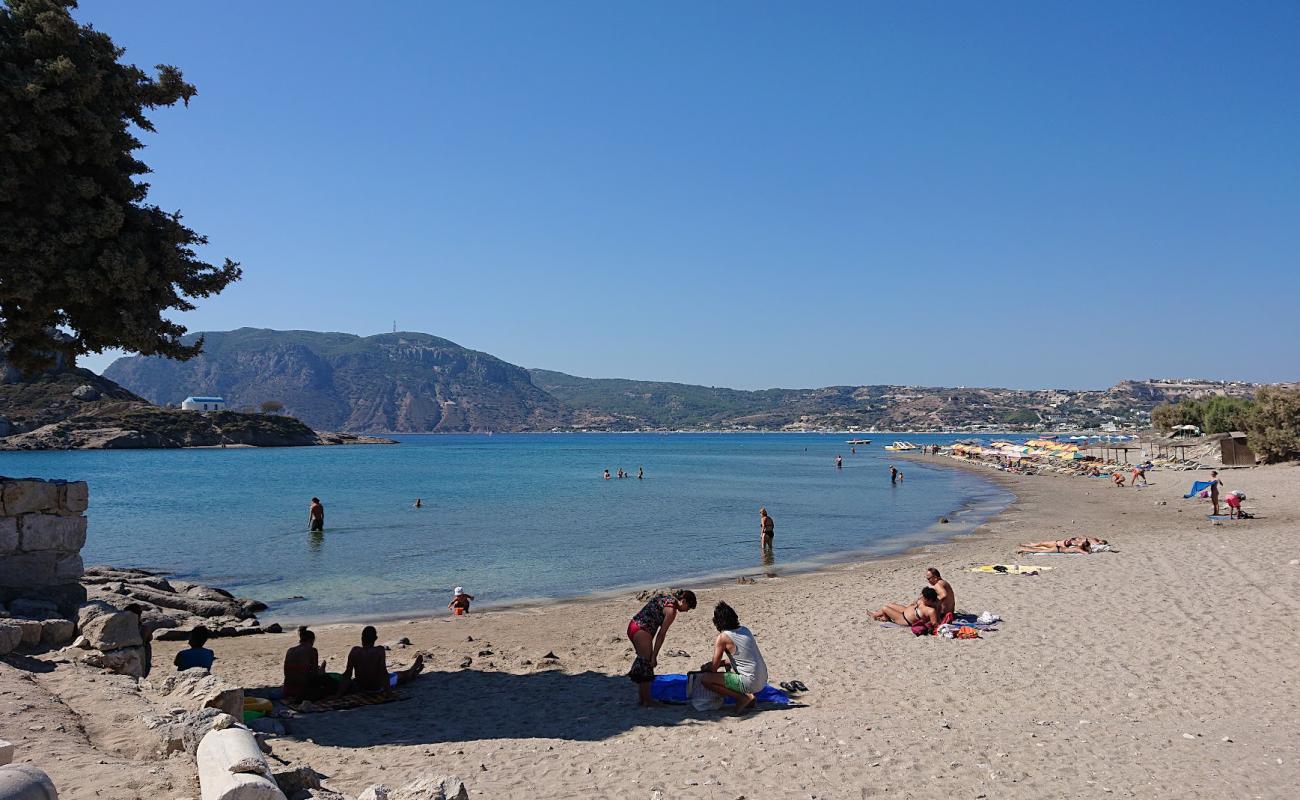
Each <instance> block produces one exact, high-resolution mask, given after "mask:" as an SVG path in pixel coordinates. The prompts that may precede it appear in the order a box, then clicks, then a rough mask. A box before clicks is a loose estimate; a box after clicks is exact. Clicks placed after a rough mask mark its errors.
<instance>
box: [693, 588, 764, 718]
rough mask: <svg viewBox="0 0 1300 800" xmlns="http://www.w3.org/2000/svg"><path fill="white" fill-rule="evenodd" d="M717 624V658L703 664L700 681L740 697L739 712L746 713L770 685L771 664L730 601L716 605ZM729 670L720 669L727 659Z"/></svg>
mask: <svg viewBox="0 0 1300 800" xmlns="http://www.w3.org/2000/svg"><path fill="white" fill-rule="evenodd" d="M713 627H715V628H717V629H718V638H717V639H715V640H714V642H713V661H711V662H709V663H707V664H705V665H704V666H703V667H701V670H702V671H703V672H704V674H703V675H701V676H700V682H701V683H703V684H704V686H706V687H707V688H708V689H709V690H710V691H713V692H717V693H718V694H720V695H725V696H726V697H734V698H735V699H736V713H737V714H743V713H745V712H746V711H748V710H749V707H750V706H752V705H753V704H754V693H755V692H757V691H759V690H760V689H762V688H763V687H764V686H766V685H767V663H766V662H764V661H763V654H762V653H760V652H759V651H758V642H755V641H754V634H752V633H750V632H749V628H746V627H743V626H741V624H740V618H739V617H737V616H736V612H735V610H733V609H732V607H731V606H729V605H727V604H726V603H718V604H717V605H716V606H714V608H713ZM724 658H725V659H726V660H727V661H728V662H729V664H728V667H727V669H728V671H727V672H719V671H718V670H719V669H720V668H722V666H723V663H722V662H723V659H724Z"/></svg>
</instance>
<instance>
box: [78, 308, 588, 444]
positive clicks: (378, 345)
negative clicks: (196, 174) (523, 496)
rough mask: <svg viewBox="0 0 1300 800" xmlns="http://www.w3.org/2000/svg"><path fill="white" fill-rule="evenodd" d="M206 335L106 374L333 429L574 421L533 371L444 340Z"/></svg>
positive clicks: (135, 386) (159, 396) (168, 395)
mask: <svg viewBox="0 0 1300 800" xmlns="http://www.w3.org/2000/svg"><path fill="white" fill-rule="evenodd" d="M204 336H205V338H204V347H203V354H202V355H200V356H198V357H197V358H194V359H192V360H191V361H187V362H178V361H170V360H168V359H163V358H156V357H152V358H146V357H140V356H135V357H131V358H123V359H119V360H118V361H116V362H114V363H113V364H112V365H110V366H109V368H108V369H107V370H106V371H105V372H104V375H105V377H108V378H111V379H112V380H114V381H116V382H118V383H120V384H122V385H123V386H126V387H128V388H130V389H131V390H132V391H135V392H138V393H139V394H140V395H141V396H143V397H145V398H147V399H148V400H151V401H153V402H154V403H158V404H166V403H179V402H180V401H181V400H183V399H185V397H186V396H188V395H199V394H215V395H221V396H223V397H225V398H226V401H227V403H228V404H229V405H230V407H231V408H241V407H248V408H255V407H257V406H259V405H260V404H261V403H262V402H264V401H276V402H279V403H283V404H284V411H285V413H287V414H289V415H292V416H294V417H297V418H298V419H301V420H302V421H303V422H306V423H307V424H308V425H310V426H312V427H314V428H325V429H329V430H349V431H391V432H402V433H423V432H429V431H483V430H497V431H514V430H547V429H549V428H552V427H555V426H558V425H562V424H564V421H565V410H564V408H563V407H562V405H561V404H560V403H559V402H557V401H556V400H555V398H553V397H551V396H550V395H548V394H547V393H546V392H544V391H542V390H540V389H538V388H537V387H536V386H534V385H533V382H532V380H531V379H530V377H529V375H528V372H527V371H526V370H524V369H522V368H520V367H516V366H514V365H513V364H508V363H506V362H504V361H502V360H501V359H499V358H495V357H493V356H490V355H488V354H486V353H480V352H477V351H474V350H468V349H466V348H464V347H461V346H460V345H458V344H456V343H454V342H450V341H447V340H446V339H440V338H438V337H437V336H430V335H428V334H424V333H391V334H381V335H378V336H367V337H361V336H354V335H352V334H345V333H316V332H312V331H271V330H261V329H254V328H240V329H239V330H235V331H226V332H218V333H208V334H205V335H204Z"/></svg>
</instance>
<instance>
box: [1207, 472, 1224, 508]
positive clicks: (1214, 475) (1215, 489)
mask: <svg viewBox="0 0 1300 800" xmlns="http://www.w3.org/2000/svg"><path fill="white" fill-rule="evenodd" d="M1222 486H1223V481H1221V480H1219V471H1218V470H1217V469H1212V470H1210V502H1211V503H1213V504H1214V516H1216V517H1217V516H1219V489H1220V488H1221V487H1222Z"/></svg>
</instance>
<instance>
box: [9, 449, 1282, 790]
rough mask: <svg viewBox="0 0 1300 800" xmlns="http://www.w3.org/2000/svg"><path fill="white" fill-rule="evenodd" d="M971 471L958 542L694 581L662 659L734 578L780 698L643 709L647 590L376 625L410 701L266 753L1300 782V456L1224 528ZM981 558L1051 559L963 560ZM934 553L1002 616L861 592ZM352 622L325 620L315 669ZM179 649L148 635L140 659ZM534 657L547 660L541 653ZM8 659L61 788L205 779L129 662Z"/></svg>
mask: <svg viewBox="0 0 1300 800" xmlns="http://www.w3.org/2000/svg"><path fill="white" fill-rule="evenodd" d="M927 461H930V462H931V463H935V464H940V463H943V464H950V463H952V464H953V466H954V468H961V467H960V466H958V465H956V464H955V463H953V462H950V461H948V460H947V459H940V458H927ZM970 468H972V469H980V470H981V471H982V472H983V471H985V470H983V469H982V468H979V467H970ZM987 473H988V474H989V476H990V477H991V478H993V479H995V480H997V481H999V482H1000V483H1002V484H1003V485H1004V486H1006V487H1007V488H1009V489H1010V490H1011V491H1013V492H1014V493H1015V494H1016V496H1017V498H1018V499H1017V502H1015V503H1014V504H1013V505H1012V506H1010V507H1009V508H1008V509H1007V510H1006V511H1005V512H1003V513H1002V514H1000V515H999V516H997V517H996V518H994V519H992V520H990V521H989V522H988V523H986V524H985V525H983V526H981V527H980V528H979V529H977V530H976V532H975V533H974V534H973V535H969V536H965V537H962V538H961V539H960V540H958V541H953V542H949V543H944V544H938V545H931V546H927V547H924V548H921V549H919V550H916V551H912V552H909V553H907V554H904V555H901V556H896V557H890V558H886V559H880V560H873V561H868V562H862V563H855V564H847V565H842V566H839V567H834V568H830V569H827V570H824V571H820V572H816V573H810V574H803V575H796V576H790V577H781V578H771V579H769V578H764V577H762V576H756V577H757V578H758V580H757V581H756V582H754V583H752V584H737V583H728V584H725V585H720V586H715V587H693V588H696V590H697V592H698V593H699V597H700V607H699V609H698V610H696V611H695V612H693V613H690V614H686V615H684V616H683V617H681V618H680V619H679V620H678V622H677V623H676V624H675V625H674V626H673V628H672V630H671V633H670V634H669V636H668V640H667V642H666V644H665V645H664V653H663V655H661V659H660V672H684V671H686V670H688V669H693V668H695V667H696V666H697V665H698V664H699V663H700V662H702V661H704V660H706V658H707V657H708V656H709V655H710V645H711V642H712V639H713V636H714V631H713V629H712V626H711V624H710V616H711V608H712V605H713V604H714V603H715V602H717V601H718V600H723V599H725V600H726V601H728V602H729V603H731V604H732V605H733V606H734V607H735V608H736V610H737V612H738V613H739V615H740V618H741V621H742V623H744V624H746V625H748V626H749V627H750V628H751V629H752V630H753V631H754V633H755V635H756V636H757V639H758V642H759V644H760V645H761V647H762V650H763V653H764V655H765V657H766V660H767V663H768V666H769V669H770V671H771V678H772V682H773V683H774V684H775V683H776V682H778V681H788V680H791V679H798V680H801V681H803V682H804V683H806V684H807V685H808V687H809V689H810V691H808V692H807V693H806V694H803V695H801V696H799V697H798V698H797V699H798V701H799V705H798V706H796V707H790V708H764V709H760V710H758V711H757V712H755V713H751V714H749V715H747V716H744V717H733V716H718V715H708V714H699V713H696V712H693V711H691V710H690V709H689V708H687V707H677V706H671V707H665V708H658V709H638V708H635V707H634V706H633V700H634V687H633V685H632V684H631V683H630V682H629V681H628V680H627V678H626V677H624V673H625V672H626V671H627V669H628V666H629V664H630V661H631V648H630V646H629V643H628V641H627V639H626V638H625V636H624V633H623V631H624V628H625V626H626V622H627V619H628V617H629V616H630V615H631V614H632V613H634V612H635V611H636V610H637V609H638V608H639V603H638V602H637V601H636V600H635V599H634V598H632V597H631V596H628V597H622V598H614V599H609V598H604V599H599V600H586V601H577V602H564V603H555V604H549V605H542V606H536V607H529V608H523V609H514V610H508V611H488V612H486V613H474V614H471V615H470V616H468V617H463V618H450V617H447V616H439V617H437V618H433V619H426V620H411V621H404V622H389V623H384V624H382V625H381V626H380V631H379V633H380V641H381V642H389V641H393V640H397V639H398V638H400V637H407V638H409V639H410V641H411V642H412V645H411V646H409V647H405V648H395V649H394V650H392V652H390V655H389V664H390V668H391V667H393V666H394V665H396V666H405V665H406V664H408V663H410V661H411V660H412V659H413V658H414V657H415V655H416V654H417V653H423V654H424V655H425V659H426V661H427V663H428V671H427V674H426V675H425V676H424V677H422V678H420V679H419V680H418V681H416V682H415V683H413V684H411V685H410V686H409V687H406V688H404V689H403V692H402V696H403V698H402V699H401V700H400V701H398V702H394V703H389V704H386V705H380V706H373V707H365V708H357V709H351V710H347V711H336V712H329V713H320V714H310V715H303V716H299V717H296V718H294V719H291V720H288V721H287V726H288V733H287V735H285V736H281V737H276V738H273V739H272V740H271V744H272V746H273V748H274V754H275V757H276V758H278V759H284V760H286V761H301V762H305V763H307V764H310V765H312V766H313V767H315V768H316V769H317V770H319V771H320V772H321V773H324V774H325V775H327V776H328V781H327V782H326V785H327V786H328V787H330V788H333V789H335V790H337V791H341V792H345V793H348V794H350V795H353V796H355V794H357V793H359V792H360V791H361V790H362V789H363V788H365V787H366V786H369V785H371V784H373V783H384V784H387V785H388V786H397V785H400V784H401V783H403V782H405V781H407V780H409V779H412V778H415V777H418V776H423V775H439V774H455V775H458V776H460V777H462V778H463V779H464V780H465V781H466V782H467V784H468V786H469V788H470V793H471V796H472V797H483V798H493V799H494V800H495V799H496V798H502V799H504V798H568V797H629V798H653V797H662V798H701V799H708V800H720V799H722V798H725V799H726V800H737V799H738V798H742V797H743V798H749V799H750V800H753V799H754V798H787V797H794V798H862V797H877V796H881V797H884V796H888V797H917V798H920V797H933V796H951V797H959V798H962V797H964V798H979V797H989V798H1006V797H1011V798H1016V797H1178V798H1187V797H1206V798H1221V797H1253V798H1282V797H1292V796H1294V792H1295V787H1296V786H1297V785H1300V715H1297V714H1296V712H1295V707H1294V697H1293V693H1294V689H1295V681H1296V678H1295V676H1296V674H1298V673H1300V647H1298V646H1297V644H1296V633H1297V622H1296V620H1297V611H1300V600H1297V589H1298V588H1300V542H1297V540H1296V537H1295V534H1296V530H1297V527H1296V526H1297V522H1298V521H1300V520H1298V517H1300V513H1298V512H1300V467H1297V466H1294V465H1287V466H1276V467H1264V468H1256V469H1251V470H1235V471H1230V472H1226V473H1225V474H1224V479H1225V481H1226V483H1227V486H1228V488H1240V489H1244V490H1245V491H1246V492H1247V494H1248V496H1249V500H1248V502H1247V504H1246V506H1247V508H1248V509H1249V510H1251V511H1252V512H1254V513H1256V514H1257V515H1258V517H1257V518H1256V519H1253V520H1248V521H1242V522H1231V523H1222V524H1216V523H1214V522H1212V521H1210V520H1208V519H1207V518H1206V514H1207V513H1208V504H1207V503H1206V502H1205V501H1194V500H1183V499H1182V495H1183V493H1184V492H1185V491H1187V487H1188V486H1189V485H1190V483H1191V481H1192V480H1193V479H1194V478H1198V477H1202V476H1201V475H1199V474H1197V473H1190V472H1157V473H1153V474H1152V475H1151V479H1152V481H1153V485H1152V486H1150V487H1148V488H1143V489H1133V488H1125V489H1117V488H1114V487H1113V486H1111V485H1110V483H1109V482H1108V481H1105V480H1101V479H1087V478H1066V477H1054V476H1034V477H1025V476H1014V475H1004V474H1001V473H995V472H993V471H991V470H989V471H987ZM905 490H906V491H911V492H918V493H923V492H924V491H925V485H924V482H923V481H921V480H916V481H911V480H909V482H908V484H907V485H906V487H905ZM778 535H779V534H778ZM1070 535H1091V536H1098V537H1102V538H1105V539H1109V540H1110V541H1111V542H1112V544H1113V545H1114V546H1115V548H1116V549H1117V550H1118V552H1115V553H1099V554H1094V555H1051V556H1028V555H1026V556H1019V557H1017V556H1015V555H1014V550H1015V547H1016V544H1017V543H1018V542H1021V541H1029V540H1039V539H1055V538H1061V537H1065V536H1070ZM755 539H756V542H755V546H757V535H756V536H755ZM984 563H1021V564H1036V565H1041V566H1050V567H1053V569H1051V570H1049V571H1045V572H1043V573H1041V574H1040V575H1038V576H1010V575H994V574H973V573H971V572H969V571H968V568H969V567H970V566H972V565H977V564H984ZM927 566H935V567H938V568H939V569H941V570H942V571H943V573H944V576H945V577H946V578H948V579H949V580H950V581H951V582H952V584H953V585H954V588H955V590H956V593H957V605H958V608H959V609H963V610H966V611H970V612H974V613H979V612H982V611H985V610H988V611H992V612H994V613H996V614H999V615H1001V616H1002V617H1003V619H1004V622H1003V624H1002V626H1001V630H999V631H997V632H994V633H989V634H986V635H985V636H984V637H983V638H981V639H979V640H976V641H957V640H947V639H942V638H934V637H914V636H912V635H911V633H910V632H908V631H905V630H900V629H896V628H885V627H882V626H881V625H880V624H878V623H876V622H873V621H872V620H871V618H870V617H869V615H868V611H869V610H870V609H875V608H879V607H880V606H881V605H882V604H884V603H886V602H889V601H899V602H910V601H912V600H913V599H915V597H916V595H917V593H918V592H919V589H920V587H921V586H923V585H924V580H923V571H924V568H925V567H927ZM359 629H360V625H358V624H347V625H330V626H321V627H319V628H317V629H316V630H317V635H318V640H317V648H318V649H319V650H320V652H321V655H322V657H324V658H326V659H328V661H329V663H330V666H331V668H333V669H338V668H340V667H341V666H342V663H343V660H344V658H345V656H346V653H347V650H348V648H349V647H350V646H351V645H353V644H355V643H356V640H357V638H358V633H359ZM294 639H295V637H294V636H293V635H292V634H288V633H286V634H283V635H263V636H254V637H245V638H240V639H221V640H216V641H215V642H214V643H213V644H212V647H213V648H214V649H215V650H216V652H217V657H218V661H217V663H216V667H215V670H214V671H216V672H218V673H219V674H220V675H222V676H223V677H225V678H227V679H229V680H232V681H236V682H238V683H240V684H242V685H243V686H245V687H259V686H269V685H276V684H278V683H279V682H280V676H281V672H280V664H281V660H282V658H283V653H284V650H285V649H286V648H287V647H289V646H290V645H291V644H293V642H294ZM180 646H181V643H175V642H161V643H157V644H156V645H155V656H154V663H155V672H154V675H153V676H152V677H153V679H155V680H160V679H161V678H163V677H165V676H166V675H168V674H169V673H170V672H171V667H170V663H171V659H172V655H173V654H174V652H175V651H176V650H177V649H178V648H179V647H180ZM548 652H553V653H554V654H555V655H556V656H558V660H556V661H547V662H545V663H543V656H545V655H546V654H547V653H548ZM682 653H684V654H682ZM467 658H468V659H472V663H471V664H470V665H469V666H468V667H462V666H461V664H462V662H463V661H464V660H465V659H467ZM7 662H8V663H5V664H0V686H2V687H3V692H2V693H0V737H2V738H5V739H9V740H11V741H13V742H15V743H16V744H17V746H18V751H19V755H18V760H25V759H30V760H33V761H36V762H37V763H38V764H39V766H41V767H42V768H43V769H45V770H46V771H47V772H49V774H50V775H51V776H52V777H53V778H54V780H55V782H56V784H57V785H58V787H59V789H60V793H61V796H63V797H67V798H83V797H84V798H90V797H96V798H137V797H198V794H199V792H198V786H197V782H196V781H195V779H194V769H193V763H192V761H191V760H190V759H189V758H188V757H186V756H184V755H182V754H176V755H172V756H170V757H167V758H160V757H157V756H154V755H153V754H152V748H155V747H156V740H154V739H151V738H150V737H151V736H152V734H151V732H150V731H148V730H147V729H145V728H144V727H143V726H142V725H140V724H138V722H137V721H136V719H137V717H138V716H139V715H140V714H141V713H146V712H147V711H148V705H147V703H146V701H145V700H144V699H142V697H141V695H140V693H139V691H138V690H137V689H136V688H135V686H134V681H132V680H131V679H129V678H125V677H122V676H111V675H108V676H106V675H102V674H99V673H97V672H95V671H93V670H90V669H88V668H85V667H79V666H77V667H74V666H71V665H66V664H63V665H58V666H57V667H56V668H54V667H51V665H49V664H46V663H43V662H39V661H37V660H33V659H25V658H14V657H10V658H9V659H7ZM273 760H274V759H273Z"/></svg>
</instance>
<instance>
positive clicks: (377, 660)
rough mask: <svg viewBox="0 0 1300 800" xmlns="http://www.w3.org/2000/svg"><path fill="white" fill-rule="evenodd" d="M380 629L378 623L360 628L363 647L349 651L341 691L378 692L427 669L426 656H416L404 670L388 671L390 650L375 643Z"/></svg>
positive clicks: (408, 680)
mask: <svg viewBox="0 0 1300 800" xmlns="http://www.w3.org/2000/svg"><path fill="white" fill-rule="evenodd" d="M378 640H379V632H378V631H376V630H375V626H373V625H367V626H366V627H364V628H362V629H361V646H360V647H354V648H352V651H351V652H350V653H348V666H347V669H345V670H344V671H343V681H342V682H341V683H340V684H339V694H347V693H348V692H379V691H387V690H388V689H390V688H393V687H396V686H399V685H401V684H403V683H408V682H410V681H412V680H415V678H416V676H418V675H419V674H420V673H421V672H423V671H424V656H422V655H417V656H416V657H415V663H414V664H412V665H411V666H410V668H409V669H405V670H403V671H401V672H389V671H388V662H387V661H386V656H387V651H385V650H384V648H382V647H380V646H379V645H377V644H375V642H376V641H378Z"/></svg>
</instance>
